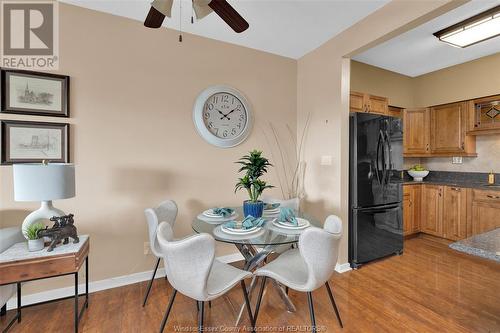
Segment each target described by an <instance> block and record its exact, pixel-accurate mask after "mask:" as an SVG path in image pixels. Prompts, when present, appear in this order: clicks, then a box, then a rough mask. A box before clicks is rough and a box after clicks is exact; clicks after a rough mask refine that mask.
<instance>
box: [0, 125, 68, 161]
mask: <svg viewBox="0 0 500 333" xmlns="http://www.w3.org/2000/svg"><path fill="white" fill-rule="evenodd" d="M0 127H1V136H0V137H1V163H2V164H13V163H38V162H42V161H43V160H47V161H50V162H64V163H68V162H69V124H62V123H45V122H44V123H41V122H32V121H11V120H4V121H1V126H0Z"/></svg>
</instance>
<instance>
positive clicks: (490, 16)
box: [434, 6, 500, 47]
mask: <svg viewBox="0 0 500 333" xmlns="http://www.w3.org/2000/svg"><path fill="white" fill-rule="evenodd" d="M434 36H436V37H437V38H438V39H439V40H440V41H442V42H445V43H448V44H450V45H453V46H457V47H467V46H470V45H473V44H476V43H479V42H482V41H485V40H487V39H490V38H494V37H497V36H500V6H496V7H494V8H491V9H489V10H487V11H485V12H483V13H481V14H478V15H476V16H473V17H471V18H469V19H467V20H464V21H462V22H459V23H457V24H454V25H452V26H451V27H448V28H445V29H443V30H440V31H438V32H436V33H434Z"/></svg>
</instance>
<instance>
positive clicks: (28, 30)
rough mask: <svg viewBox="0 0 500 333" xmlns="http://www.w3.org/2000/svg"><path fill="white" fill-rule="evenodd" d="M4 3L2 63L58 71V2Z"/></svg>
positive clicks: (2, 0) (22, 67)
mask: <svg viewBox="0 0 500 333" xmlns="http://www.w3.org/2000/svg"><path fill="white" fill-rule="evenodd" d="M0 3H1V27H2V29H1V31H2V32H1V48H2V50H1V59H0V64H1V65H0V66H2V67H9V68H19V69H44V70H55V69H58V67H59V62H58V52H59V47H58V46H59V35H58V32H59V31H58V30H59V29H58V28H59V27H58V9H59V8H58V5H57V2H56V1H5V0H0Z"/></svg>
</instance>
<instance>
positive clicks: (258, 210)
mask: <svg viewBox="0 0 500 333" xmlns="http://www.w3.org/2000/svg"><path fill="white" fill-rule="evenodd" d="M263 211H264V202H262V201H257V202H251V201H248V200H247V201H244V202H243V215H245V217H247V216H248V215H252V216H253V217H262V212H263Z"/></svg>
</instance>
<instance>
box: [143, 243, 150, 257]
mask: <svg viewBox="0 0 500 333" xmlns="http://www.w3.org/2000/svg"><path fill="white" fill-rule="evenodd" d="M150 253H151V247H150V246H149V242H144V255H148V254H150Z"/></svg>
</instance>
